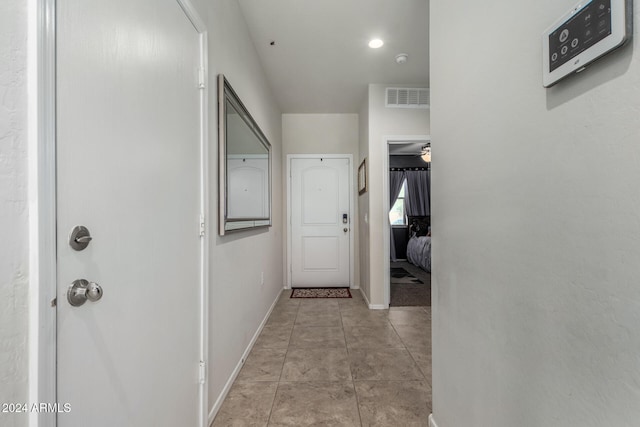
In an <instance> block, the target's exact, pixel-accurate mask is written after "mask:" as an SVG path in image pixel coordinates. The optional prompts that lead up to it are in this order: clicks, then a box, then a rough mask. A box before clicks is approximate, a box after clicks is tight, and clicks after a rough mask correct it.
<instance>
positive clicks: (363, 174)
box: [358, 158, 367, 194]
mask: <svg viewBox="0 0 640 427" xmlns="http://www.w3.org/2000/svg"><path fill="white" fill-rule="evenodd" d="M366 192H367V159H366V158H365V159H364V160H362V163H360V166H358V194H364V193H366Z"/></svg>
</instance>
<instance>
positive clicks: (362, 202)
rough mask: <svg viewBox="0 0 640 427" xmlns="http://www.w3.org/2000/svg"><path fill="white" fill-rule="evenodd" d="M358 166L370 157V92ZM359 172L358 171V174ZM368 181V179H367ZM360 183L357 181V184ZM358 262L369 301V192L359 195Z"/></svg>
mask: <svg viewBox="0 0 640 427" xmlns="http://www.w3.org/2000/svg"><path fill="white" fill-rule="evenodd" d="M358 137H359V138H358V161H357V162H356V163H357V165H358V166H360V164H361V163H362V161H363V160H364V159H366V158H368V157H369V91H368V90H367V94H366V95H365V97H364V100H363V102H362V106H361V107H360V114H358ZM357 173H358V171H357V170H356V174H357ZM367 179H368V177H367ZM357 182H358V181H357V180H356V183H357ZM358 223H359V224H358V225H359V226H358V247H359V250H358V252H357V253H358V260H359V261H360V290H361V292H362V293H363V294H364V296H365V297H366V298H367V300H369V298H370V297H371V286H369V282H370V280H369V270H370V263H369V192H366V193H363V194H361V195H358Z"/></svg>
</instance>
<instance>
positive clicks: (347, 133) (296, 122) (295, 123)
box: [282, 114, 360, 288]
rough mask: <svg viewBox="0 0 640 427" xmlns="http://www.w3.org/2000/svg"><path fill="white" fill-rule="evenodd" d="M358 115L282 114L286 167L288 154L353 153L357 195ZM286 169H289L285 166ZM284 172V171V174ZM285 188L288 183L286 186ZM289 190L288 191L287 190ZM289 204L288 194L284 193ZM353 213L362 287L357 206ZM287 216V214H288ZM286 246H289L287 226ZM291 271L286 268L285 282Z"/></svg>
mask: <svg viewBox="0 0 640 427" xmlns="http://www.w3.org/2000/svg"><path fill="white" fill-rule="evenodd" d="M358 142H359V140H358V115H357V114H283V115H282V161H283V165H285V163H286V161H287V154H351V155H352V156H353V163H354V165H353V176H352V178H351V179H352V180H353V183H354V184H353V188H352V190H351V191H354V192H355V195H354V200H356V195H357V188H356V182H357V173H358V164H359V163H358ZM283 167H284V168H285V169H286V166H283ZM283 172H284V171H283ZM285 186H286V183H285ZM285 191H286V188H285ZM284 197H285V203H286V197H287V196H286V194H285V196H284ZM354 209H355V212H352V213H351V230H352V231H351V232H352V233H353V239H354V252H355V256H354V259H353V261H354V265H353V266H352V267H351V268H352V269H354V279H353V280H354V283H353V287H355V288H357V287H359V284H360V260H359V257H358V245H359V238H358V232H359V224H358V222H359V221H358V203H357V200H356V202H355V206H354ZM285 215H286V213H285ZM284 231H285V234H284V237H285V242H287V243H285V244H288V242H289V240H288V236H287V229H286V227H285V230H284ZM287 274H288V269H286V268H285V281H286V279H287Z"/></svg>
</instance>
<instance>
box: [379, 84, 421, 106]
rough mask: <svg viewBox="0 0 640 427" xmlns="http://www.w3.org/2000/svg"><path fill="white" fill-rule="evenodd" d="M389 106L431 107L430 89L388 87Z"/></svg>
mask: <svg viewBox="0 0 640 427" xmlns="http://www.w3.org/2000/svg"><path fill="white" fill-rule="evenodd" d="M385 105H386V107H387V108H429V89H425V88H410V87H388V88H387V102H386V104H385Z"/></svg>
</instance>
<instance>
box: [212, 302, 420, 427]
mask: <svg viewBox="0 0 640 427" xmlns="http://www.w3.org/2000/svg"><path fill="white" fill-rule="evenodd" d="M290 294H291V291H290V290H286V291H283V293H282V295H281V296H280V299H279V300H278V303H277V304H276V307H275V308H274V310H273V312H272V313H271V316H270V317H269V320H268V321H267V325H266V326H265V327H264V329H263V331H262V333H261V334H260V337H259V338H258V340H257V341H256V343H255V345H254V348H253V350H252V351H251V353H250V354H249V357H248V358H247V360H246V362H245V364H244V366H243V368H242V370H241V371H240V374H239V375H238V378H237V379H236V381H235V383H234V384H233V386H232V388H231V390H230V391H229V394H228V395H227V398H226V399H225V401H224V403H223V404H222V407H221V408H220V411H219V412H218V415H217V417H216V419H215V421H214V423H213V426H215V427H230V426H231V427H235V426H237V427H240V426H296V427H301V426H385V427H395V426H400V427H405V426H428V421H427V418H428V416H429V413H430V412H431V308H430V307H397V308H391V309H390V310H369V309H368V308H367V307H366V305H365V303H364V300H363V298H362V295H361V294H360V292H359V291H358V290H354V291H352V294H353V298H351V299H291V298H289V295H290Z"/></svg>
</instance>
